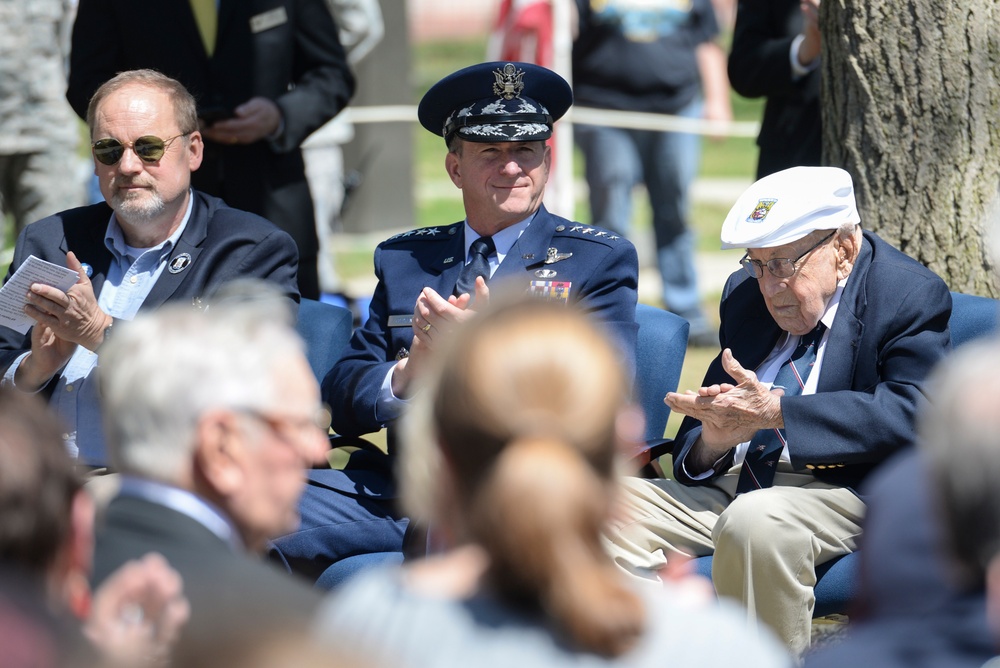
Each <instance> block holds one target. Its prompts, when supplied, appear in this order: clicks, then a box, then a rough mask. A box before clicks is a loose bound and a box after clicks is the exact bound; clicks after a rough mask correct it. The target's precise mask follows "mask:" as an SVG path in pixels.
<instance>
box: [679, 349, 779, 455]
mask: <svg viewBox="0 0 1000 668" xmlns="http://www.w3.org/2000/svg"><path fill="white" fill-rule="evenodd" d="M722 368H723V369H725V370H726V373H728V374H729V375H730V376H732V377H733V379H734V380H736V381H737V384H736V385H732V384H730V383H722V384H718V385H709V386H708V387H702V388H699V389H698V391H697V392H690V391H689V392H687V393H685V394H679V393H677V392H670V393H668V394H667V396H666V397H665V398H664V402H666V404H667V405H668V406H670V409H671V410H674V411H677V412H679V413H683V414H684V415H690V416H691V417H693V418H695V419H697V420H700V421H701V424H702V437H701V438H702V441H703V443H704V444H705V445H706V446H708V447H709V448H711V449H712V450H713V451H715V452H718V453H719V454H721V453H722V452H724V451H725V450H727V449H729V448H731V447H733V446H735V445H737V444H739V443H742V442H744V441H748V440H750V438H752V437H753V435H754V434H755V433H756V432H757V431H758V430H760V429H773V428H780V427H783V426H784V421H783V420H782V417H781V396H782V395H783V394H784V391H783V390H781V389H780V388H779V389H775V390H769V389H768V388H767V387H766V386H764V385H763V384H762V383H761V382H760V381H758V380H757V374H755V373H754V372H753V371H750V370H749V369H744V368H743V367H742V366H741V365H740V363H739V362H737V361H736V359H735V358H734V357H733V353H732V351H731V350H730V349H729V348H726V349H725V350H723V351H722Z"/></svg>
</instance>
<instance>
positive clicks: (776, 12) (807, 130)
mask: <svg viewBox="0 0 1000 668" xmlns="http://www.w3.org/2000/svg"><path fill="white" fill-rule="evenodd" d="M802 24H803V20H802V14H801V11H800V10H799V0H740V3H739V5H738V9H737V11H736V27H735V28H734V30H733V45H732V48H731V50H730V52H729V83H730V85H731V86H732V87H733V90H735V91H736V92H737V93H739V94H740V95H742V96H743V97H749V98H757V97H766V98H767V104H766V105H765V107H764V118H763V120H762V121H761V126H760V134H759V135H758V136H757V145H758V146H759V147H760V157H759V159H758V162H757V178H758V179H759V178H761V177H762V176H766V175H767V174H772V173H774V172H778V171H781V170H782V169H786V168H788V167H796V166H800V165H805V166H811V165H820V164H821V161H820V159H821V157H822V150H823V132H822V126H821V114H820V107H819V102H820V99H819V95H820V72H819V69H814V70H812V71H811V72H809V73H808V74H806V75H805V76H803V77H801V78H799V79H794V78H793V75H792V64H791V60H790V56H789V53H790V50H791V46H792V40H793V39H795V36H796V35H798V34H799V33H800V32H801V31H802Z"/></svg>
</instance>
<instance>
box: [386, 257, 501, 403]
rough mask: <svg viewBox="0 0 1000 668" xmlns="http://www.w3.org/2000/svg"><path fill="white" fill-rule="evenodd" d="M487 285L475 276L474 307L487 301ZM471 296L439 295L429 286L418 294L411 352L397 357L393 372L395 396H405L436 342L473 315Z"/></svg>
mask: <svg viewBox="0 0 1000 668" xmlns="http://www.w3.org/2000/svg"><path fill="white" fill-rule="evenodd" d="M489 301H490V289H489V288H488V287H487V286H486V281H485V280H484V279H483V278H482V277H479V278H477V279H476V300H475V304H476V306H477V307H479V308H482V307H484V306H486V305H488V304H489ZM472 303H473V302H472V297H471V295H469V294H463V295H460V296H458V297H455V296H449V297H448V298H447V299H445V298H444V297H442V296H441V295H440V294H438V293H437V291H435V290H433V289H432V288H424V289H423V290H422V291H421V292H420V296H418V297H417V303H416V304H415V305H414V307H413V323H412V324H411V327H412V328H413V343H412V345H411V346H410V356H409V357H407V358H406V359H403V360H400V361H399V362H398V363H397V364H396V367H395V368H394V369H393V373H392V381H391V382H392V393H393V394H395V395H396V396H397V397H405V396H406V393H407V392H408V391H409V387H410V383H411V382H412V381H413V379H414V378H418V377H419V375H420V373H421V371H420V370H421V369H422V368H423V367H424V366H425V365H426V362H427V359H428V358H429V357H430V355H431V354H432V353H433V351H434V347H435V343H436V342H438V341H440V340H441V339H442V338H445V337H447V336H448V335H449V334H450V333H451V332H452V330H453V329H454V328H455V327H456V326H457V325H460V324H461V323H463V322H465V321H466V320H468V319H469V318H470V317H472V316H473V315H475V313H476V310H475V309H474V308H473V307H472Z"/></svg>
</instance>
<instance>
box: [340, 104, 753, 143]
mask: <svg viewBox="0 0 1000 668" xmlns="http://www.w3.org/2000/svg"><path fill="white" fill-rule="evenodd" d="M341 115H343V116H344V117H345V119H346V120H348V121H350V122H352V123H412V122H415V121H416V120H417V108H416V106H414V105H402V104H401V105H386V106H373V107H348V108H347V109H345V110H344V111H343V112H341ZM563 118H564V119H565V120H568V121H570V122H571V123H587V124H589V125H606V126H610V127H614V128H627V129H630V130H655V131H658V132H690V133H692V134H700V135H710V136H713V137H756V136H757V133H758V132H759V131H760V123H757V122H754V121H732V122H727V121H706V120H703V119H698V118H682V117H680V116H668V115H666V114H647V113H642V112H637V111H615V110H611V109H592V108H590V107H576V106H573V107H570V110H569V112H568V113H567V114H566V116H564V117H563Z"/></svg>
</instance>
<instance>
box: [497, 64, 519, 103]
mask: <svg viewBox="0 0 1000 668" xmlns="http://www.w3.org/2000/svg"><path fill="white" fill-rule="evenodd" d="M493 76H494V77H495V78H496V81H494V82H493V94H494V95H497V96H499V97H502V98H503V99H505V100H512V99H514V98H515V97H520V95H521V91H522V90H524V70H519V69H517V68H516V67H514V65H513V63H507V64H506V65H504V66H503V69H502V70H493Z"/></svg>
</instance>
